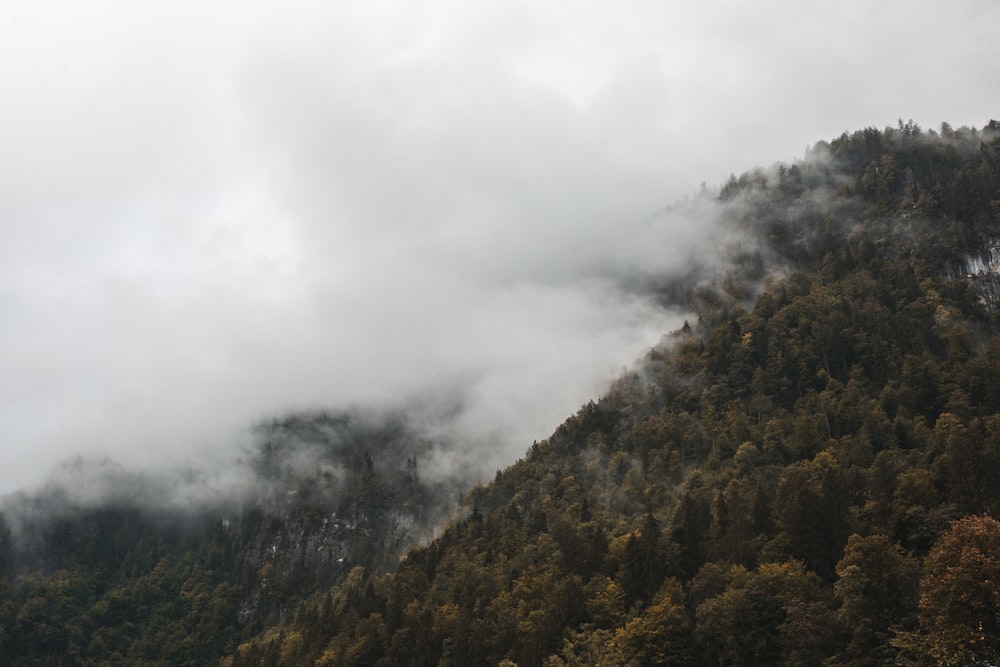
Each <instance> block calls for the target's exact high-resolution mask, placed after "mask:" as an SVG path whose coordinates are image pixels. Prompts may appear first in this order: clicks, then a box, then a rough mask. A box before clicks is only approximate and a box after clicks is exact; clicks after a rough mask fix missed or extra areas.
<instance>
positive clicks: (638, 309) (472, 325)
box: [0, 0, 1000, 492]
mask: <svg viewBox="0 0 1000 667" xmlns="http://www.w3.org/2000/svg"><path fill="white" fill-rule="evenodd" d="M998 25H1000V3H997V2H995V1H994V0H981V1H976V0H952V1H951V2H948V3H941V2H935V3H930V2H920V1H916V2H915V1H914V0H908V1H907V2H897V1H880V2H870V1H861V0H850V1H846V0H838V1H837V2H824V3H807V2H801V1H796V2H791V1H789V2H776V1H771V2H733V1H729V2H724V1H721V0H716V1H707V0H701V1H699V2H686V3H680V2H642V1H638V0H636V1H627V0H623V1H619V2H614V3H608V2H590V1H576V2H572V3H571V2H545V1H542V2H539V1H538V0H532V1H531V2H518V1H513V0H506V1H503V2H500V1H497V2H493V1H488V2H472V1H469V0H462V1H452V0H433V1H423V0H400V1H399V2H383V1H381V0H369V1H368V2H353V3H347V2H306V1H302V0H284V1H283V2H277V1H273V2H272V1H267V0H240V1H239V2H236V1H232V2H228V1H222V0H216V1H213V0H198V1H197V2H194V1H187V0H170V1H160V0H149V1H145V2H135V1H134V0H121V1H112V0H92V1H90V2H79V1H77V0H65V1H57V0H0V233H2V237H0V492H4V491H10V490H12V489H14V488H18V487H22V486H31V485H33V484H36V483H38V481H39V480H41V479H42V477H43V476H44V475H45V474H47V471H48V470H49V469H50V468H51V466H52V465H53V464H54V463H55V462H56V461H59V460H61V459H65V458H66V457H70V456H74V455H77V454H87V455H112V456H114V457H115V458H117V459H121V460H124V461H126V462H128V463H129V464H130V465H140V464H141V465H145V466H160V465H163V464H164V463H177V462H185V461H192V460H196V459H198V458H199V457H203V456H205V455H206V454H209V455H211V454H213V453H216V454H218V453H219V452H225V451H230V450H231V445H232V443H234V442H238V441H240V439H241V437H242V436H241V433H243V432H244V430H245V428H246V427H247V426H249V425H252V424H253V423H254V422H256V421H259V420H261V419H267V418H269V417H272V416H274V415H280V414H283V413H285V412H287V411H292V410H299V409H307V408H319V407H330V408H334V407H337V406H340V405H345V404H360V405H391V404H394V403H396V402H399V401H409V400H412V399H414V398H419V399H421V400H422V401H424V402H425V404H426V403H427V402H428V401H429V402H431V403H434V402H437V401H438V400H439V399H440V401H441V402H442V404H444V405H450V406H451V407H453V408H460V409H459V411H458V412H457V413H453V414H454V415H455V419H454V421H453V422H452V426H453V427H454V428H455V429H457V431H456V432H457V433H458V434H459V435H460V436H461V437H463V438H465V439H466V440H467V441H469V442H475V443H477V447H481V448H482V449H481V461H482V463H483V467H484V470H489V469H490V468H491V467H493V468H495V467H497V466H500V465H505V464H507V463H511V462H513V460H514V459H515V458H516V457H518V456H520V455H521V454H523V452H524V451H525V449H526V448H527V447H528V446H529V445H530V444H531V441H532V440H533V439H536V438H537V439H541V438H543V437H546V436H547V435H548V434H549V433H551V431H552V429H553V428H554V427H555V426H556V425H558V423H560V422H561V421H562V420H563V419H564V418H565V417H566V416H567V415H569V414H570V413H572V412H573V411H575V410H576V409H577V408H578V407H579V406H580V405H581V404H582V403H584V402H586V401H587V400H588V399H589V398H594V397H597V396H598V395H599V394H600V392H601V391H602V389H603V388H604V387H605V386H606V385H607V383H608V382H609V381H610V380H612V379H613V378H614V377H616V376H617V375H618V374H619V373H620V372H621V370H622V368H623V367H625V366H627V365H629V364H631V363H632V362H633V361H634V360H635V359H637V358H638V357H639V356H640V355H641V354H642V353H643V351H644V350H646V349H648V348H649V347H650V346H652V345H654V344H655V343H656V342H657V340H658V339H659V337H660V335H661V334H662V333H664V332H666V331H667V330H669V329H671V328H674V327H676V326H678V325H679V320H678V318H679V317H682V316H681V315H679V314H676V313H667V312H663V311H662V310H658V309H656V308H654V307H652V306H651V305H650V304H649V303H648V302H646V301H644V300H643V299H642V298H639V297H637V296H629V295H628V294H627V293H625V292H623V291H622V290H621V289H620V288H619V287H618V286H617V283H616V281H615V279H614V278H615V276H616V275H620V274H621V273H622V272H625V271H628V270H629V269H630V268H635V269H636V270H640V271H648V272H653V273H659V272H662V273H664V274H669V273H670V272H671V271H672V270H674V269H675V267H678V266H680V265H682V264H683V263H684V262H685V261H686V258H687V257H689V256H692V255H693V256H696V257H700V258H701V259H699V261H704V260H705V258H706V255H705V253H706V249H707V248H710V247H711V243H712V241H711V236H710V234H709V226H708V225H706V224H705V218H704V217H703V216H699V215H695V214H693V213H692V214H690V215H687V214H675V215H667V216H660V217H657V216H656V215H655V214H656V212H657V211H659V210H661V209H662V208H663V207H664V206H665V205H668V204H671V203H672V202H674V201H676V200H682V199H685V198H688V197H690V196H691V195H692V194H694V193H695V192H696V191H697V189H698V187H699V184H700V183H702V182H706V183H707V184H708V185H709V186H713V185H718V184H721V183H722V182H724V181H725V180H726V178H727V177H728V175H729V174H730V173H731V172H736V173H739V172H741V171H743V170H745V169H747V168H749V167H752V166H754V165H757V164H760V165H765V166H766V165H770V164H772V163H773V162H775V161H778V160H782V161H791V160H793V159H795V158H797V157H801V156H802V154H803V152H804V150H805V148H806V147H807V146H808V145H810V144H812V143H814V142H815V141H818V140H821V139H831V138H833V137H835V136H838V135H839V134H840V133H841V132H843V131H853V130H855V129H860V128H862V127H865V126H876V127H880V128H881V127H884V126H885V125H895V124H896V121H897V119H899V118H902V119H904V120H906V119H909V118H912V119H914V120H915V121H917V122H918V123H919V124H921V125H922V126H924V127H925V128H936V127H938V126H939V124H940V123H941V121H948V122H950V123H951V124H952V125H954V126H956V127H957V126H960V125H963V124H968V125H973V126H976V127H981V126H982V125H984V124H985V123H986V122H987V121H989V120H990V118H991V117H1000V86H998V85H997V82H998V81H1000V40H998V39H997V32H996V30H997V26H998ZM699 253H700V254H699Z"/></svg>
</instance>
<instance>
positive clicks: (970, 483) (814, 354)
mask: <svg viewBox="0 0 1000 667" xmlns="http://www.w3.org/2000/svg"><path fill="white" fill-rule="evenodd" d="M713 206H714V211H715V218H716V220H717V221H718V223H719V224H720V225H721V226H722V228H723V229H725V230H728V235H727V243H728V246H727V248H725V249H721V248H720V253H721V252H723V251H724V254H726V255H727V257H728V258H729V259H730V260H731V262H730V264H729V265H728V268H727V269H726V270H725V271H723V272H722V273H721V274H720V275H718V276H717V277H711V278H710V277H709V276H710V274H711V272H705V273H704V274H700V275H701V278H699V279H698V280H692V281H687V282H684V283H676V282H674V283H670V284H665V285H662V286H657V287H656V289H658V290H659V292H660V296H661V298H662V299H663V300H664V301H666V302H668V303H678V302H679V303H682V304H683V305H684V306H685V307H686V308H687V309H688V310H689V312H690V313H691V317H690V318H689V321H688V323H687V324H685V326H684V327H683V328H682V329H680V330H678V331H675V332H672V333H670V334H669V335H666V336H664V338H663V341H662V342H661V344H660V345H658V346H657V347H656V348H654V349H652V350H650V351H649V353H648V354H647V355H646V357H645V358H644V359H643V360H642V362H641V363H640V364H638V365H637V366H636V368H634V369H633V370H631V371H629V372H628V373H627V374H625V375H623V376H622V377H621V378H620V379H619V380H618V381H617V382H616V383H615V384H614V386H613V387H611V389H610V390H609V391H608V393H607V394H606V395H605V396H603V397H601V398H600V400H596V401H595V402H592V403H589V404H587V405H586V406H584V407H583V408H582V409H581V410H580V411H579V412H578V413H577V414H575V415H573V416H572V417H570V418H569V419H568V420H567V421H566V422H565V423H564V424H563V425H561V426H560V427H559V428H558V429H557V430H556V431H555V432H554V433H553V434H552V435H551V436H550V437H549V438H547V439H545V440H543V441H539V442H536V443H534V444H533V445H532V446H531V447H530V448H529V449H528V451H527V453H526V455H525V456H524V458H523V459H521V460H520V461H518V462H517V463H515V464H514V465H512V466H510V467H509V468H507V469H505V470H502V471H498V472H497V474H496V477H495V479H494V480H493V481H492V482H490V483H488V484H481V485H478V486H476V487H475V488H473V489H471V490H469V491H468V492H467V493H466V494H465V496H464V500H463V502H462V508H461V510H460V512H459V514H458V515H456V516H458V517H460V518H457V519H453V520H452V521H451V522H450V523H448V524H447V525H445V526H443V527H442V528H441V530H440V531H439V534H438V536H437V537H436V538H435V539H433V540H431V541H429V542H428V541H427V539H426V538H427V536H429V535H430V534H431V533H430V531H431V530H432V529H433V527H434V526H436V525H440V521H441V517H442V516H444V515H445V513H447V512H449V511H450V510H451V509H452V507H451V501H450V500H449V498H450V497H452V496H453V495H454V494H453V493H450V490H449V489H441V488H439V485H437V484H434V483H431V482H428V481H425V480H424V478H423V477H422V475H421V471H420V470H419V461H420V459H421V455H422V454H423V453H424V452H426V451H427V450H428V448H431V447H434V446H435V443H430V442H427V441H426V440H425V439H423V438H422V437H421V436H419V435H417V434H416V433H414V432H412V431H410V430H409V429H408V426H407V424H406V423H405V420H404V421H403V422H396V423H389V424H387V425H378V426H372V425H368V424H364V425H363V427H359V428H353V427H352V428H350V429H347V426H345V425H346V424H350V423H351V421H350V420H349V419H345V418H342V417H330V416H324V415H312V416H301V417H296V418H290V419H289V420H287V421H284V422H276V423H275V424H274V425H272V426H271V427H270V431H269V432H268V433H267V434H266V435H265V437H264V438H263V440H262V442H263V444H262V446H261V448H260V449H259V451H258V452H256V454H255V458H254V459H253V460H252V461H251V464H250V467H251V468H252V469H253V470H254V471H255V475H256V476H255V477H254V479H255V480H267V484H266V485H264V486H263V487H259V488H258V492H257V493H256V494H255V495H254V494H251V496H250V497H246V498H242V499H240V500H239V501H238V502H233V503H231V504H229V505H226V504H224V503H223V504H222V505H219V506H217V507H212V508H209V509H205V508H200V509H199V510H198V511H193V510H184V509H177V508H150V507H148V506H134V505H131V504H129V503H127V502H119V503H116V504H98V505H91V506H87V507H79V506H77V505H74V504H73V503H71V502H68V501H65V498H64V499H63V501H60V500H59V498H60V496H59V495H58V493H55V492H51V493H49V494H48V495H47V496H46V495H39V496H32V497H22V498H20V500H19V501H18V502H19V504H16V503H15V504H10V503H8V506H7V508H6V510H5V512H6V513H7V515H8V516H7V518H6V519H5V522H6V524H7V525H9V528H8V529H7V530H6V531H5V532H4V534H3V536H2V537H0V566H2V567H3V575H4V576H3V578H2V580H0V661H2V662H3V663H4V664H10V665H28V664H31V665H44V664H53V665H91V664H94V665H96V664H106V663H112V664H124V663H127V664H147V665H182V664H192V665H201V664H220V665H227V666H230V667H236V666H237V665H308V664H316V665H376V664H378V665H480V664H485V665H489V664H517V665H521V666H522V667H525V666H529V665H545V666H546V667H555V666H557V665H580V664H591V665H699V664H720V665H773V664H787V665H816V664H824V663H827V664H838V665H839V664H842V665H878V664H899V663H902V664H928V665H932V664H992V663H995V662H996V661H997V659H998V658H1000V614H998V609H1000V606H998V602H1000V600H998V595H1000V592H998V591H997V590H996V588H995V586H994V583H993V582H995V581H996V580H998V579H1000V560H998V559H997V554H998V553H1000V523H997V521H995V520H994V519H993V518H992V514H993V513H994V512H996V511H998V509H1000V312H998V309H997V301H996V299H997V295H998V294H1000V291H998V287H1000V265H998V262H997V259H998V257H1000V125H998V124H997V123H996V122H991V123H990V124H989V125H988V126H987V127H985V128H983V129H982V130H973V129H969V128H961V129H958V130H953V129H952V128H950V127H948V126H947V125H943V126H942V127H941V128H940V131H934V132H931V131H925V130H922V129H921V128H919V127H917V126H915V125H913V124H912V123H908V124H904V123H900V124H899V126H898V127H895V128H887V129H885V130H882V131H880V130H875V129H871V128H869V129H866V130H862V131H858V132H855V133H853V134H844V135H843V136H841V137H839V138H837V139H834V140H833V141H830V142H820V143H818V144H816V145H815V146H814V147H813V148H811V149H810V150H809V151H808V152H807V154H806V155H805V156H804V158H803V159H802V160H800V161H797V162H796V163H794V164H791V165H777V166H775V167H773V168H771V169H766V170H765V169H759V170H755V171H752V172H748V173H745V174H742V175H740V176H738V177H737V176H735V175H734V176H733V177H731V178H730V179H729V181H728V182H727V183H725V185H724V186H722V187H721V188H720V190H719V192H718V193H717V201H716V202H715V203H714V204H713ZM692 275H698V274H697V273H693V274H692ZM711 275H715V274H711ZM581 363H586V360H581ZM345 429H347V431H345ZM345 432H346V433H349V434H350V436H349V437H348V436H345V435H344V433H345ZM331 434H332V435H331ZM303 443H305V447H304V445H303ZM303 447H304V449H303ZM283 452H284V453H283ZM289 452H291V454H289V455H287V456H286V455H285V454H288V453H289ZM303 461H305V462H306V464H304V465H303V463H302V462H303ZM317 461H319V462H324V461H325V462H326V465H325V466H324V465H316V464H315V462H317ZM46 503H48V504H46ZM53 504H55V505H57V506H58V507H59V511H51V506H52V505H53ZM413 544H422V546H416V547H414V548H412V549H410V550H409V551H405V549H406V548H408V547H410V546H411V545H413ZM404 551H405V557H403V559H402V560H397V559H398V556H399V554H401V553H404ZM397 563H398V564H397Z"/></svg>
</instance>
